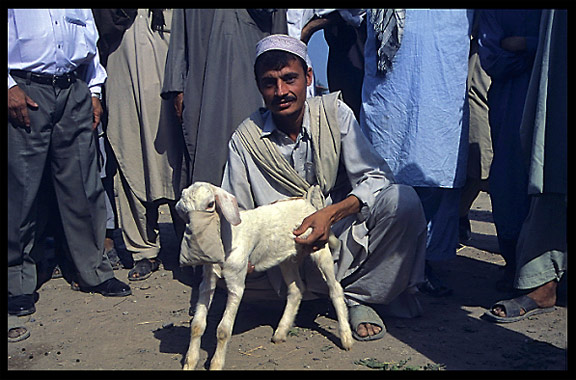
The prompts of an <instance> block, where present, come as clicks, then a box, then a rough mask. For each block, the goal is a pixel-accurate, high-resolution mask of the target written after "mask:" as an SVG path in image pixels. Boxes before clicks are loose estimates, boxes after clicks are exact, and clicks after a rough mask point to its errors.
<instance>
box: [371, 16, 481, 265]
mask: <svg viewBox="0 0 576 380" xmlns="http://www.w3.org/2000/svg"><path fill="white" fill-rule="evenodd" d="M472 17H473V11H469V10H464V9H460V10H448V9H433V10H425V9H418V10H412V9H407V10H406V18H405V25H404V35H403V39H402V42H401V46H400V48H399V49H398V51H397V53H396V55H395V56H394V59H393V64H392V70H390V71H389V72H388V73H387V74H386V76H385V77H383V76H381V75H380V74H377V73H376V63H377V58H376V48H377V47H376V43H375V35H374V30H373V27H372V25H371V24H370V23H368V28H367V30H368V38H367V41H366V47H365V78H364V86H363V91H362V111H361V122H360V125H361V128H362V130H363V132H364V133H365V134H366V136H368V138H369V140H370V141H371V142H372V144H373V146H374V148H375V149H376V151H377V152H378V153H379V154H380V155H381V156H382V157H383V158H384V159H385V160H386V161H387V163H388V165H389V167H390V169H391V170H392V173H393V174H394V177H395V178H396V181H397V182H398V183H402V184H406V185H411V186H414V187H416V188H417V190H418V188H424V189H425V192H426V193H427V196H426V197H423V196H422V195H421V194H420V192H419V195H421V199H422V201H423V205H424V209H425V210H427V209H430V210H431V211H430V212H429V213H428V212H427V215H426V216H427V220H428V221H429V226H428V231H429V238H428V245H427V246H428V250H427V259H431V260H445V259H448V258H451V257H453V256H454V255H455V246H456V241H455V240H456V237H457V228H458V203H459V198H460V192H459V190H457V188H460V187H462V186H463V185H464V182H465V179H466V160H467V153H468V152H467V150H468V122H469V120H468V119H469V116H468V103H467V95H466V79H467V75H468V55H469V49H470V31H471V26H472ZM446 189H449V190H446ZM429 190H432V191H434V192H435V194H434V196H429V195H430V194H429V193H430V191H429ZM426 199H430V200H431V202H433V203H434V204H432V205H427V204H426V202H427V201H426ZM431 224H436V226H434V225H431ZM434 231H442V234H438V233H435V232H434ZM440 235H441V236H440Z"/></svg>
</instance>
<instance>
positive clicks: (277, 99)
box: [272, 95, 296, 105]
mask: <svg viewBox="0 0 576 380" xmlns="http://www.w3.org/2000/svg"><path fill="white" fill-rule="evenodd" d="M295 100H296V97H295V96H292V95H286V96H282V97H275V98H274V99H273V100H272V104H274V105H277V104H281V103H285V102H292V101H295Z"/></svg>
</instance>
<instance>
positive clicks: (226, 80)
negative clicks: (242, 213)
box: [162, 9, 287, 185]
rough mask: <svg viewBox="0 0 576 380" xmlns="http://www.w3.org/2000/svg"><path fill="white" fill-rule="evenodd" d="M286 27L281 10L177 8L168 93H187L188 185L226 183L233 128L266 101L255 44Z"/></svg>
mask: <svg viewBox="0 0 576 380" xmlns="http://www.w3.org/2000/svg"><path fill="white" fill-rule="evenodd" d="M282 14H283V15H284V17H282ZM286 31H287V24H286V16H285V11H280V10H277V11H274V12H273V11H272V10H257V9H251V10H246V9H175V10H174V15H173V20H172V37H171V41H170V49H169V51H168V59H167V61H166V75H165V78H164V87H163V89H162V93H163V96H164V97H167V98H168V97H169V96H170V94H171V93H178V92H183V93H184V110H183V116H182V117H183V125H182V129H183V132H184V141H185V143H186V150H187V156H188V157H187V159H188V160H189V163H190V166H189V171H188V178H187V179H188V184H191V183H193V182H196V181H206V182H211V183H213V184H215V185H220V181H221V179H222V172H223V170H224V164H225V163H226V157H227V143H228V140H229V139H230V136H231V135H232V132H233V131H234V129H235V128H236V127H237V126H238V124H240V122H241V121H242V120H244V118H246V117H247V116H248V115H249V114H250V113H251V112H252V111H253V110H255V109H257V108H258V107H260V106H262V105H263V102H262V98H261V96H260V93H259V92H258V88H257V87H256V83H255V81H254V69H253V68H254V61H255V57H254V54H253V52H254V46H255V45H256V43H257V42H258V41H259V40H260V39H262V38H263V37H265V36H267V35H268V34H270V32H276V33H286Z"/></svg>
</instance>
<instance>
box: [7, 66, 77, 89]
mask: <svg viewBox="0 0 576 380" xmlns="http://www.w3.org/2000/svg"><path fill="white" fill-rule="evenodd" d="M10 75H12V76H15V77H18V78H23V79H26V80H29V81H31V82H34V83H40V84H48V85H51V86H54V87H58V88H68V87H69V86H70V85H71V84H72V83H74V82H76V74H75V73H74V72H71V73H67V74H64V75H50V74H38V73H33V72H31V71H25V70H10Z"/></svg>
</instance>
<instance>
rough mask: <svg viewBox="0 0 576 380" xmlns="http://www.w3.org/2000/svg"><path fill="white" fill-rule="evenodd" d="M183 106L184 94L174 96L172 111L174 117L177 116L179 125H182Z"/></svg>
mask: <svg viewBox="0 0 576 380" xmlns="http://www.w3.org/2000/svg"><path fill="white" fill-rule="evenodd" d="M183 104H184V93H183V92H179V93H177V94H176V96H174V111H176V116H178V120H180V124H182V111H183Z"/></svg>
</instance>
